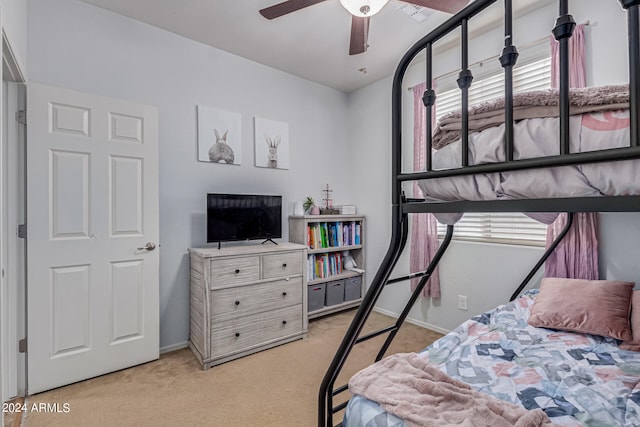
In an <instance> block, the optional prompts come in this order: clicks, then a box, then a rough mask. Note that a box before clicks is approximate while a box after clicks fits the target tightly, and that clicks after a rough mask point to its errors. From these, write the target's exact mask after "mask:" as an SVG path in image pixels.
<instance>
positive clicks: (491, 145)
mask: <svg viewBox="0 0 640 427" xmlns="http://www.w3.org/2000/svg"><path fill="white" fill-rule="evenodd" d="M569 124H570V150H571V152H572V153H575V152H586V151H593V150H597V149H604V148H620V147H625V146H628V144H629V128H628V126H629V110H616V111H601V112H594V113H587V114H582V115H576V116H571V117H570V120H569ZM558 129H559V120H558V119H557V118H536V119H527V120H521V121H519V122H517V123H516V124H515V126H514V141H515V143H514V148H515V149H514V159H516V160H518V159H527V158H534V157H544V156H551V155H555V154H558V151H559V149H558V142H557V141H558V137H557V135H558V133H559V131H558ZM503 135H504V124H502V125H500V126H497V127H493V128H489V129H486V130H483V131H481V132H476V133H473V134H471V135H469V163H470V164H471V165H474V164H483V163H495V162H502V161H504V159H505V156H504V149H503ZM460 147H461V144H460V141H457V142H454V143H451V144H449V145H447V146H445V147H444V148H442V149H440V150H438V151H436V152H435V153H434V156H433V166H434V170H439V169H450V168H457V167H460ZM639 174H640V160H624V161H618V162H608V163H594V164H588V165H576V166H563V167H556V168H546V169H536V170H524V171H515V172H504V173H489V174H479V175H472V176H459V177H451V178H438V179H430V180H421V181H420V182H419V186H420V189H421V190H422V193H423V195H424V196H425V197H426V198H427V199H428V200H432V201H455V200H508V199H523V198H558V197H596V196H603V195H606V196H619V195H631V194H640V181H638V180H637V179H636V177H637V176H639Z"/></svg>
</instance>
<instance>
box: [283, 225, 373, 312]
mask: <svg viewBox="0 0 640 427" xmlns="http://www.w3.org/2000/svg"><path fill="white" fill-rule="evenodd" d="M318 224H328V225H329V224H341V225H344V224H352V225H356V224H357V225H358V228H359V239H360V240H359V242H358V244H347V243H345V242H344V241H341V242H339V243H340V244H338V243H336V244H334V245H327V247H314V246H313V245H312V244H311V243H312V242H311V241H310V238H309V226H310V225H311V226H312V227H313V226H316V225H318ZM365 238H366V233H365V217H364V216H363V215H304V216H289V240H290V241H291V242H294V243H300V244H303V245H306V246H307V258H308V259H309V258H310V257H313V256H316V257H317V256H323V255H325V254H327V255H330V254H334V253H341V252H343V251H349V252H350V253H351V256H352V257H353V259H354V260H355V262H356V265H357V266H358V267H359V268H363V267H364V260H365V258H364V257H365V250H364V242H365ZM334 243H335V242H334ZM307 268H308V269H309V268H312V266H310V265H308V266H307ZM310 274H311V273H310ZM358 276H359V277H361V282H360V298H357V299H353V300H350V301H344V302H342V303H339V304H334V305H329V306H324V307H322V308H316V309H312V308H310V309H309V313H308V315H309V319H313V318H316V317H320V316H325V315H328V314H332V313H336V312H339V311H343V310H346V309H349V308H353V307H357V306H359V305H360V302H362V297H363V296H364V293H365V290H366V289H365V288H366V283H365V278H364V273H360V272H356V271H351V270H345V269H342V271H341V272H339V273H335V274H329V275H327V276H325V277H315V278H312V277H307V278H306V283H307V286H313V285H318V284H323V283H324V284H328V283H331V282H334V281H337V280H342V279H350V278H354V277H358Z"/></svg>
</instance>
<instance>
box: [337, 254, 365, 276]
mask: <svg viewBox="0 0 640 427" xmlns="http://www.w3.org/2000/svg"><path fill="white" fill-rule="evenodd" d="M342 259H343V260H344V261H343V263H344V264H343V266H344V269H345V270H351V271H355V272H356V273H364V270H363V269H361V268H358V265H357V264H356V260H355V259H353V257H352V256H351V252H349V251H344V252H342Z"/></svg>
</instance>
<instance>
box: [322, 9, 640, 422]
mask: <svg viewBox="0 0 640 427" xmlns="http://www.w3.org/2000/svg"><path fill="white" fill-rule="evenodd" d="M503 1H504V35H505V37H504V40H505V44H504V48H503V50H502V54H501V56H500V58H499V59H500V63H501V65H502V67H503V68H504V73H505V89H504V91H505V136H504V148H505V159H506V160H505V161H504V162H498V163H488V164H478V165H469V132H468V131H469V112H468V108H469V98H468V89H469V87H470V86H471V81H472V79H473V76H472V73H471V71H470V70H469V69H468V67H469V62H468V40H469V34H468V21H469V19H471V18H473V17H474V16H475V15H477V14H478V13H480V12H482V11H483V10H485V9H486V8H487V7H489V6H490V5H492V4H493V3H495V2H496V0H476V1H474V2H473V3H471V4H470V5H468V6H467V7H466V8H465V9H463V10H462V11H460V12H459V13H457V14H456V15H454V16H452V17H451V18H450V19H449V20H447V21H446V22H444V23H443V24H442V25H440V26H439V27H438V28H436V29H435V30H433V31H432V32H431V33H429V34H428V35H426V36H425V37H424V38H422V39H421V40H420V41H418V42H417V43H416V44H415V45H414V46H413V47H411V49H410V50H409V51H407V53H406V54H405V55H404V56H403V57H402V59H401V60H400V63H399V65H398V67H397V69H396V72H395V74H394V79H393V89H392V177H391V178H392V194H391V197H392V233H391V242H390V244H389V248H388V250H387V253H386V255H385V257H384V259H383V260H382V264H381V265H380V267H379V269H378V272H377V274H376V275H375V277H374V279H373V281H372V283H371V286H370V287H369V289H368V291H367V293H366V295H365V296H364V298H363V300H362V303H361V305H360V307H359V309H358V311H357V312H356V314H355V316H354V319H353V321H352V323H351V325H350V326H349V328H348V330H347V332H346V334H345V336H344V338H343V340H342V342H341V344H340V346H339V347H338V349H337V351H336V354H335V356H334V358H333V360H332V361H331V364H330V366H329V368H328V370H327V372H326V374H325V376H324V378H323V381H322V384H321V386H320V391H319V396H318V397H319V400H318V427H333V425H334V424H333V417H334V414H336V413H338V412H340V411H341V410H343V409H344V408H345V407H346V406H347V403H348V402H347V401H345V402H343V403H341V404H338V405H334V397H336V396H337V395H339V394H341V393H344V392H345V391H347V390H348V385H343V386H341V387H338V388H335V389H334V384H335V381H336V379H337V377H338V374H339V373H340V371H341V369H342V367H343V366H344V364H345V361H346V359H347V357H348V356H349V354H350V352H351V349H352V348H353V346H354V345H356V344H358V343H361V342H364V341H367V340H369V339H372V338H375V337H377V336H380V335H383V334H388V335H387V338H386V340H385V341H384V343H383V345H382V347H381V349H380V351H379V352H378V354H377V355H376V358H375V361H379V360H381V359H382V357H383V356H384V354H385V352H386V351H387V349H388V348H389V345H390V344H391V342H392V341H393V339H394V337H395V336H396V334H397V332H398V330H399V329H400V327H401V326H402V324H403V323H404V321H405V319H406V317H407V315H408V314H409V311H410V310H411V308H412V307H413V305H414V303H415V302H416V300H417V299H418V297H419V295H420V292H421V291H422V289H423V288H424V286H425V284H426V282H427V280H428V279H429V277H430V276H431V274H432V273H433V271H434V269H435V268H436V266H437V265H438V262H439V261H440V259H441V258H442V256H443V254H444V253H445V251H446V250H447V247H448V246H449V243H450V242H451V238H452V236H453V228H454V227H453V225H448V226H447V231H446V235H445V237H444V240H443V242H442V244H441V245H440V248H439V250H438V251H437V252H436V254H435V256H434V257H433V260H432V261H431V263H430V264H429V266H428V267H427V269H426V270H424V271H421V272H417V273H412V274H409V275H406V276H403V277H398V278H390V275H391V272H392V271H393V268H394V267H395V265H396V263H397V261H398V259H399V257H400V255H401V253H402V251H403V250H404V248H405V245H406V242H407V237H408V215H409V214H411V213H425V212H430V213H447V212H568V213H569V214H570V215H569V220H568V221H567V224H566V226H565V228H564V229H563V230H562V232H561V233H560V235H559V236H558V237H557V238H556V240H555V241H554V242H553V244H552V245H551V247H549V248H548V250H546V251H545V253H544V254H543V255H542V257H541V258H540V259H539V260H538V262H537V263H536V264H535V266H534V267H533V268H532V270H531V271H530V272H529V274H528V275H527V276H526V278H525V279H524V280H523V282H522V283H521V284H520V286H518V288H517V289H516V291H515V292H514V294H513V295H512V296H511V300H514V299H515V298H516V297H517V296H518V295H519V293H520V292H521V291H522V289H524V287H525V286H526V285H527V283H528V282H529V281H530V280H531V278H532V277H533V276H534V274H535V272H536V271H537V270H538V269H539V268H540V267H541V266H542V264H543V263H544V261H545V260H546V259H547V257H548V256H549V255H550V254H551V253H552V252H553V250H554V249H555V247H556V246H557V245H558V243H560V241H561V240H562V238H563V237H564V236H565V235H566V233H567V231H568V230H569V228H570V226H571V219H572V213H574V212H637V211H640V195H631V196H602V197H570V198H558V199H521V200H491V201H455V202H428V201H425V200H419V199H409V198H407V197H405V195H404V193H403V187H402V186H403V183H405V182H410V181H416V180H422V179H435V178H448V177H455V176H462V175H472V174H479V173H492V172H511V171H519V170H525V169H539V168H548V167H558V166H567V165H576V164H587V163H597V162H607V161H620V160H629V159H640V30H639V28H640V25H639V14H640V0H618V1H619V3H620V5H621V6H622V7H623V8H624V9H625V10H626V12H627V20H628V24H627V26H628V47H629V56H628V62H629V112H630V129H629V132H630V138H629V139H630V141H629V146H628V147H623V148H614V149H604V150H599V151H591V152H582V153H571V152H570V149H569V38H570V37H571V35H572V34H573V30H574V28H575V25H576V24H575V21H574V19H573V17H572V16H571V15H570V14H569V5H568V0H559V2H558V3H559V16H558V18H557V20H556V22H555V27H554V28H553V31H552V32H553V35H554V37H555V39H556V40H558V42H559V52H560V67H559V71H560V85H559V110H560V111H559V113H560V115H559V120H560V135H559V153H560V154H559V155H554V156H547V157H539V158H532V159H523V160H514V155H513V154H514V141H513V137H514V129H513V128H514V120H513V117H514V116H513V72H512V71H513V66H514V65H515V64H516V61H517V57H518V52H517V48H516V47H515V46H514V45H513V44H512V40H513V37H512V35H513V32H512V19H513V10H512V0H503ZM613 3H614V2H613V1H612V4H613ZM458 29H459V31H460V45H461V71H460V73H459V78H458V86H459V88H460V91H461V103H462V108H461V111H462V119H461V120H462V139H461V145H462V150H461V156H462V159H461V160H462V162H461V164H462V167H460V168H457V169H448V170H433V168H432V155H431V152H432V138H431V134H432V125H431V123H432V122H431V118H432V114H433V111H432V109H433V106H434V104H435V99H436V94H435V91H434V89H433V87H432V84H431V82H432V77H433V76H432V46H433V45H434V43H436V42H437V41H438V40H440V39H441V38H442V37H444V36H446V35H447V34H449V33H451V32H453V31H455V30H458ZM420 52H424V53H425V55H426V78H425V81H426V84H427V89H426V91H425V93H424V97H423V102H424V104H425V107H426V130H425V131H426V153H428V154H427V158H426V171H424V172H413V173H403V172H402V96H403V90H402V83H403V77H404V75H405V72H406V71H407V68H408V67H409V65H410V63H411V61H412V60H413V59H414V58H415V57H416V56H417V55H418V54H419V53H420ZM418 277H419V278H420V281H419V284H418V286H417V287H416V289H415V290H414V291H413V293H412V294H411V296H410V297H409V299H408V301H407V303H406V306H405V308H404V309H403V311H402V313H401V314H400V316H399V317H398V319H397V321H396V323H395V324H393V325H391V326H389V327H386V328H383V329H381V330H378V331H376V332H373V333H370V334H367V335H364V336H360V333H361V331H362V329H363V327H364V325H365V323H366V321H367V318H368V317H369V315H370V313H371V311H372V310H373V307H374V305H375V303H376V301H377V300H378V297H379V296H380V294H381V293H382V290H383V289H384V287H385V286H386V285H390V284H393V283H398V282H402V281H407V280H411V279H414V278H418ZM341 425H342V423H341V422H340V423H339V424H337V426H338V427H340V426H341Z"/></svg>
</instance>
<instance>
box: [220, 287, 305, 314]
mask: <svg viewBox="0 0 640 427" xmlns="http://www.w3.org/2000/svg"><path fill="white" fill-rule="evenodd" d="M210 292H211V319H212V324H214V323H213V322H217V321H222V320H225V319H228V318H231V317H239V316H246V315H248V314H254V313H259V312H263V311H269V310H274V309H276V308H282V307H287V306H290V305H294V304H300V301H302V277H295V278H292V279H290V280H285V279H283V280H278V281H276V282H268V283H262V284H258V285H247V286H238V287H235V288H227V289H217V290H213V291H210Z"/></svg>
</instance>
